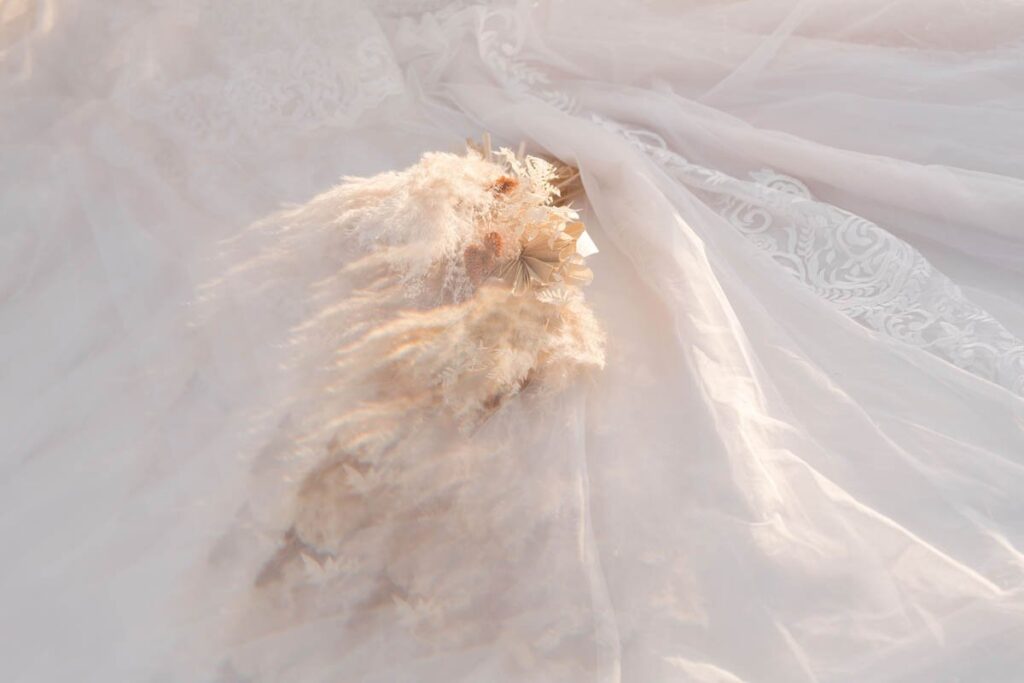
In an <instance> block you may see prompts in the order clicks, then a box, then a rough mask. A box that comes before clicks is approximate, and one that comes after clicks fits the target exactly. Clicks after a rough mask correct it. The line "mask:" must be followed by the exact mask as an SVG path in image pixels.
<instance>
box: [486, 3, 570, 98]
mask: <svg viewBox="0 0 1024 683" xmlns="http://www.w3.org/2000/svg"><path fill="white" fill-rule="evenodd" d="M518 21H519V20H518V19H517V17H516V15H514V14H513V13H512V12H510V11H508V10H505V11H491V12H487V13H485V14H484V15H483V18H482V19H481V21H480V28H479V32H478V35H479V50H480V58H481V59H482V60H483V61H484V64H486V65H487V66H488V68H490V70H491V73H493V74H494V76H495V78H497V79H498V81H499V82H500V83H501V84H502V86H504V87H505V89H507V90H508V91H509V92H512V93H516V94H521V95H529V96H531V97H537V98H540V99H541V100H543V101H545V102H547V103H548V104H550V105H551V106H552V107H555V108H556V109H559V110H561V111H564V112H566V113H567V114H574V113H576V112H577V111H578V109H579V103H578V102H577V101H576V99H575V98H574V97H572V96H571V95H569V94H568V93H565V92H563V91H561V90H558V89H557V88H555V87H554V86H553V85H552V83H551V79H550V77H548V75H547V74H546V73H545V72H544V71H542V70H540V69H538V68H536V67H534V66H533V65H531V64H529V63H528V62H526V61H525V60H524V59H522V58H521V57H520V53H521V52H522V40H521V39H519V38H517V36H521V35H523V33H524V31H522V30H521V29H520V27H519V25H518Z"/></svg>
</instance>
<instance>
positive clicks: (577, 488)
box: [0, 0, 1024, 683]
mask: <svg viewBox="0 0 1024 683" xmlns="http://www.w3.org/2000/svg"><path fill="white" fill-rule="evenodd" d="M0 55H2V61H0V65H2V66H0V215H2V216H3V219H4V226H5V231H4V240H3V247H2V248H0V263H2V265H3V268H2V269H0V297H2V298H0V301H2V302H3V304H2V307H0V330H2V334H0V350H2V356H0V357H2V358H3V359H4V363H3V365H2V368H3V370H2V378H3V381H2V383H0V387H2V388H0V401H2V408H3V414H4V416H5V419H4V420H3V421H2V422H0V436H2V441H0V442H2V443H3V444H4V448H3V449H2V453H3V458H2V461H0V466H2V480H0V482H2V483H0V486H2V488H0V494H2V496H0V500H2V501H3V502H2V503H0V534H2V535H0V539H2V541H3V547H4V562H3V563H2V566H0V590H2V593H0V598H2V601H3V610H0V635H2V638H0V661H2V662H3V663H4V665H3V668H4V670H5V677H6V679H9V680H13V681H72V680H73V681H76V682H81V681H103V682H104V683H106V682H109V681H121V680H125V681H129V680H130V681H188V682H189V683H192V682H202V681H210V682H211V683H212V682H217V683H240V682H242V681H302V682H303V683H314V682H316V681H324V682H326V681H381V682H383V681H388V682H392V681H446V682H447V681H463V680H464V681H588V682H589V681H602V682H604V681H624V682H627V683H633V682H641V683H647V682H650V681H658V682H660V681H687V682H690V681H693V682H699V683H736V682H737V681H743V682H747V683H755V682H756V683H761V682H769V681H770V682H777V683H792V682H796V681H815V682H819V683H825V682H828V683H862V682H864V681H871V682H872V683H875V682H893V683H895V682H900V683H910V682H915V683H935V682H937V681H950V682H951V681H979V682H980V681H984V682H986V683H999V682H1003V683H1015V682H1017V681H1020V680H1022V679H1024V650H1022V649H1021V648H1020V646H1019V645H1020V643H1021V642H1022V639H1024V554H1022V550H1024V399H1022V398H1021V394H1022V393H1024V346H1022V343H1021V338H1022V337H1024V232H1022V229H1021V216H1024V180H1022V178H1024V137H1022V136H1021V135H1020V134H1019V132H1020V131H1021V130H1024V95H1022V94H1021V90H1020V88H1019V87H1017V84H1020V83H1024V7H1022V6H1021V5H1019V4H1018V3H1013V2H1007V1H996V0H973V1H972V2H970V3H963V2H959V1H954V0H928V1H927V2H926V1H924V0H896V1H893V0H884V1H883V0H853V1H845V2H838V1H832V0H807V1H804V2H796V3H794V2H790V1H782V0H746V1H744V2H696V1H692V0H683V1H679V0H674V1H672V2H661V1H651V2H635V1H632V0H631V1H629V2H626V1H623V2H613V1H602V2H591V1H587V2H584V1H583V0H556V1H554V2H550V3H536V4H534V3H491V4H476V3H472V2H466V1H464V2H441V1H436V0H432V1H430V2H401V1H391V0H389V1H388V2H381V3H358V2H353V1H351V0H345V1H343V2H326V1H321V0H226V1H224V2H216V3H207V2H198V1H195V2H193V1H191V0H188V1H185V2H180V1H176V2H161V1H157V0H151V1H149V2H109V3H100V2H95V1H91V2H75V1H74V0H61V1H58V2H42V1H38V2H37V1H35V0H10V1H9V2H6V3H4V4H2V5H0ZM482 131H490V132H491V133H492V134H493V135H494V137H495V139H496V140H498V141H500V142H502V143H503V144H508V145H510V146H515V145H516V144H518V142H519V141H520V140H523V141H526V142H527V144H528V146H529V148H530V149H531V151H534V152H538V153H545V154H548V155H551V156H555V157H557V158H560V159H562V160H564V161H565V162H567V163H570V164H572V165H575V166H577V167H578V168H579V169H580V171H581V175H582V179H583V184H584V186H585V189H586V200H585V202H583V203H582V204H581V206H580V209H581V216H582V219H583V220H584V221H585V222H586V224H587V228H588V231H589V233H590V234H591V235H592V237H593V238H594V241H595V242H596V243H597V245H598V246H599V247H600V253H599V254H596V255H594V256H593V257H591V258H590V259H588V265H589V266H590V267H591V269H592V270H593V272H594V282H593V284H592V285H591V286H590V287H589V288H588V290H587V300H588V302H589V303H590V304H591V306H592V307H593V309H594V310H595V313H596V314H597V315H598V316H599V317H600V319H601V321H602V325H603V327H604V328H605V331H606V332H607V338H608V341H607V363H606V367H605V369H604V370H603V371H602V372H600V373H599V374H597V375H596V376H595V377H593V378H592V379H590V380H582V379H581V380H580V381H579V382H577V383H576V384H575V385H574V386H572V387H570V388H569V389H568V390H566V391H565V392H563V393H562V394H560V395H558V396H557V397H554V398H550V399H549V400H548V401H546V402H545V403H543V404H539V403H533V402H531V401H530V400H528V397H525V396H523V397H520V398H519V399H517V400H516V401H513V402H511V403H509V404H508V405H506V406H505V407H503V408H502V410H501V411H499V412H498V414H496V415H495V416H494V417H493V418H492V419H491V420H489V421H488V422H487V423H486V424H485V425H484V426H483V427H482V428H481V429H479V430H478V431H476V432H475V433H473V434H472V435H471V436H467V435H465V434H450V433H446V432H443V431H442V430H438V429H437V428H436V427H435V426H432V425H430V424H425V425H422V426H418V427H417V429H418V430H419V431H415V437H414V439H415V440H414V441H412V442H411V444H410V445H409V446H408V447H406V448H404V449H403V450H402V453H403V458H405V460H403V461H402V462H401V463H398V464H399V465H401V467H398V466H397V465H396V468H395V470H394V472H395V473H396V474H395V475H394V476H395V477H396V478H397V479H400V480H401V481H402V483H403V485H402V486H396V487H394V488H393V489H392V495H388V496H381V497H379V498H378V499H376V500H375V501H374V503H373V505H372V506H371V507H368V508H366V509H362V510H361V512H360V513H359V514H361V515H364V517H363V518H359V519H355V518H352V519H349V518H345V519H342V520H340V521H339V523H340V524H351V525H356V526H358V528H360V529H362V531H361V532H360V534H361V535H360V536H359V540H358V543H357V544H356V545H354V546H352V547H350V548H349V549H348V552H346V549H345V548H342V549H341V550H340V551H339V553H338V555H337V556H336V557H333V558H324V557H318V556H316V555H315V554H310V555H308V556H307V557H306V558H305V560H304V563H305V564H304V565H303V566H304V570H303V573H302V576H301V579H300V583H301V592H300V593H298V594H296V593H292V594H291V595H292V597H294V596H295V595H299V599H293V600H292V599H280V600H267V599H266V598H265V596H260V595H259V590H258V589H257V588H256V583H257V582H258V578H259V576H260V572H261V571H262V570H263V569H264V568H265V567H266V566H267V562H268V560H269V559H271V558H273V557H274V554H275V552H277V551H278V550H279V548H280V547H281V543H282V539H283V538H285V537H286V535H287V532H288V528H289V524H291V521H292V519H293V516H294V508H293V502H294V496H295V493H296V490H297V488H298V487H299V485H300V484H301V482H302V480H303V477H304V476H305V475H306V474H307V473H308V471H309V467H310V465H311V463H312V462H314V461H315V460H316V459H317V457H318V454H320V453H322V452H323V449H324V448H326V447H327V446H328V444H327V443H324V441H328V440H329V434H330V430H331V421H332V420H340V419H345V418H348V417H351V416H350V415H347V414H339V411H341V410H343V409H342V408H341V406H342V404H341V403H339V402H338V399H337V393H338V392H337V391H335V387H334V386H333V384H332V383H335V382H342V383H343V382H344V377H337V376H335V375H332V374H331V372H330V361H331V358H332V353H333V350H334V346H333V345H334V344H335V343H336V340H337V339H338V338H339V337H340V336H343V335H344V334H345V333H347V331H348V330H346V329H343V328H344V327H345V324H346V319H345V317H344V305H343V304H344V301H345V296H346V294H345V292H343V291H339V290H335V289H332V288H331V287H330V286H329V284H328V285H325V282H326V283H329V281H330V276H331V274H332V273H334V272H335V271H336V270H337V269H338V268H340V266H342V265H343V263H342V261H343V260H344V253H343V250H342V249H340V247H339V246H338V244H337V243H335V242H334V241H333V239H332V237H331V235H330V233H329V231H318V232H314V233H310V235H307V236H305V237H304V236H303V235H301V234H300V235H298V236H296V238H295V239H291V240H288V241H285V242H280V241H279V240H278V238H277V237H276V236H275V235H277V233H275V232H274V231H268V230H263V229H262V227H261V226H265V225H266V219H267V218H268V217H270V216H274V215H278V211H279V210H280V209H281V208H282V206H284V205H288V204H293V205H295V204H297V205H305V204H306V203H307V202H309V200H310V199H311V198H312V197H314V196H316V195H317V194H319V193H321V192H323V191H324V190H326V189H328V188H330V187H331V186H333V185H334V184H335V183H336V182H337V179H338V178H339V177H340V176H342V175H371V174H374V173H378V172H380V171H384V170H388V169H396V168H403V167H405V166H408V165H410V164H411V163H413V162H414V161H415V160H416V159H418V158H419V157H420V155H421V154H422V153H423V152H425V151H429V150H451V151H455V150H458V149H461V147H462V140H463V139H465V138H466V137H469V136H478V135H479V134H480V133H481V132H482ZM253 226H255V227H253ZM268 253H269V254H271V255H273V256H274V258H273V259H272V263H273V267H272V268H270V269H252V268H250V267H249V266H251V264H253V263H254V262H255V261H258V260H259V259H260V258H264V257H265V256H266V255H267V254H268ZM256 272H259V273H260V277H258V278H253V277H250V276H249V274H251V273H256ZM311 320H314V321H318V323H317V325H316V326H314V327H312V328H310V327H309V326H308V322H309V321H311ZM311 330H312V332H311ZM335 331H336V333H337V334H335ZM325 370H327V372H325ZM358 474H359V473H358V472H357V473H355V474H352V473H348V474H346V476H348V477H349V478H350V483H351V482H356V483H357V484H358V482H359V479H358V476H357V475H358ZM367 485H368V486H369V484H367ZM375 485H376V486H378V487H379V486H383V487H384V489H380V490H386V488H387V482H376V483H375ZM414 487H416V493H415V494H408V493H402V494H394V493H393V492H394V491H400V492H401V491H405V492H408V491H411V490H413V488H414ZM373 490H377V489H373Z"/></svg>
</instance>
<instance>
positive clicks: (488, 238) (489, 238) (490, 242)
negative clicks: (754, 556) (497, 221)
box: [484, 232, 505, 257]
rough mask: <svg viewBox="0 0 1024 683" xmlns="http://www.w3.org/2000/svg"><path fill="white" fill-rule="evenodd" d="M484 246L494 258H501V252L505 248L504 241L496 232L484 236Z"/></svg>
mask: <svg viewBox="0 0 1024 683" xmlns="http://www.w3.org/2000/svg"><path fill="white" fill-rule="evenodd" d="M484 246H486V247H487V250H488V251H490V252H491V253H492V254H494V256H495V257H499V256H501V252H502V250H503V249H504V248H505V240H504V239H502V237H501V234H500V233H497V232H489V233H487V234H486V235H485V236H484Z"/></svg>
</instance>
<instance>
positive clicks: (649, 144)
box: [595, 117, 1024, 395]
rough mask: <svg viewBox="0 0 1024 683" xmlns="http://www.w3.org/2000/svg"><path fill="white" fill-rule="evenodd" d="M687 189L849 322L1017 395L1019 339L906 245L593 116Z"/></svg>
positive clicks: (792, 184)
mask: <svg viewBox="0 0 1024 683" xmlns="http://www.w3.org/2000/svg"><path fill="white" fill-rule="evenodd" d="M595 118H597V120H598V121H599V122H600V123H602V124H603V125H605V126H606V127H609V128H611V129H613V130H615V131H616V132H618V133H619V134H621V135H623V136H624V137H625V138H626V139H627V140H629V141H630V142H631V143H632V144H633V145H634V146H635V147H637V148H638V149H641V150H642V151H643V152H645V153H646V154H647V155H649V156H651V157H652V158H653V159H655V160H656V161H657V162H658V163H659V164H660V165H661V166H662V167H664V168H665V169H666V170H668V171H669V172H670V173H671V174H672V175H673V177H675V178H677V179H678V180H680V181H682V182H683V183H685V184H687V185H689V186H690V187H691V188H693V189H694V190H695V191H696V192H697V194H698V195H699V196H701V197H702V198H703V199H704V200H705V201H706V202H707V203H708V205H709V206H711V207H712V208H713V209H715V210H716V211H717V212H718V213H719V214H720V215H722V216H723V217H724V218H725V219H726V220H727V221H728V222H729V224H730V225H732V226H733V227H734V228H736V229H737V230H738V231H739V232H740V233H741V234H742V235H743V236H744V237H746V238H747V239H748V240H749V241H750V242H751V243H752V244H754V245H755V246H757V247H758V248H759V249H761V250H762V251H763V252H764V253H765V254H766V255H767V256H768V257H769V258H771V259H772V261H774V262H775V263H776V264H778V265H779V266H780V267H782V268H783V269H784V270H786V271H787V272H788V273H789V274H790V275H791V276H792V277H793V278H795V279H796V280H798V281H800V282H801V283H803V284H804V285H806V286H807V287H808V288H809V289H811V290H812V291H813V292H814V293H815V294H817V295H818V296H820V297H822V298H823V299H825V300H826V301H828V302H830V303H831V304H833V305H834V306H835V307H836V308H837V309H839V310H840V311H842V312H843V313H844V314H845V315H846V316H848V317H849V318H851V319H852V320H854V321H856V322H858V323H860V324H861V325H863V326H864V327H867V328H869V329H872V330H874V331H876V332H879V333H881V334H885V335H886V336H888V337H891V338H893V339H896V340H899V341H901V342H903V343H906V344H909V345H911V346H916V347H918V348H921V349H924V350H925V351H928V352H929V353H931V354H933V355H935V356H938V357H939V358H942V359H943V360H946V361H948V362H950V363H952V364H953V365H955V366H957V367H959V368H962V369H963V370H966V371H967V372H970V373H972V374H975V375H977V376H979V377H982V378H984V379H987V380H990V381H992V382H994V383H996V384H999V385H1001V386H1003V387H1006V388H1007V389H1009V390H1011V391H1013V392H1015V393H1017V394H1021V395H1024V343H1022V342H1021V340H1020V339H1018V338H1017V337H1015V336H1014V335H1013V334H1012V333H1010V332H1009V331H1008V330H1007V329H1006V328H1005V327H1003V326H1002V325H1001V324H1000V323H999V321H997V320H996V319H995V318H993V317H992V316H991V315H990V314H989V313H987V312H986V311H985V310H984V309H982V308H980V307H979V306H977V305H975V304H974V303H972V302H970V301H969V300H968V299H967V298H966V297H965V296H964V295H963V293H962V292H961V291H960V288H959V287H957V286H956V284H954V283H953V282H952V281H951V280H950V279H949V278H948V277H946V276H945V275H943V274H942V273H941V272H939V271H938V270H936V269H935V268H934V267H933V266H932V265H931V264H930V263H929V262H928V261H927V259H925V258H924V256H923V255H921V253H920V252H918V251H917V250H916V249H914V248H913V247H911V246H910V245H909V244H907V243H906V242H904V241H902V240H900V239H899V238H897V237H895V236H894V235H892V234H891V233H889V232H887V231H886V230H884V229H883V228H881V227H879V226H878V225H876V224H875V223H872V222H871V221H869V220H867V219H865V218H863V217H861V216H858V215H856V214H853V213H851V212H849V211H845V210H843V209H840V208H838V207H836V206H833V205H831V204H827V203H824V202H820V201H818V200H816V199H815V198H814V197H813V196H812V194H811V193H810V191H809V190H808V189H807V186H806V185H804V184H803V183H802V182H800V181H799V180H797V179H796V178H793V177H790V176H787V175H784V174H782V173H778V172H776V171H774V170H771V169H763V170H761V171H757V172H754V173H751V174H750V178H751V180H749V181H748V180H740V179H737V178H734V177H732V176H730V175H727V174H725V173H721V172H719V171H713V170H710V169H707V168H704V167H702V166H699V165H697V164H693V163H691V162H689V161H687V160H686V159H685V158H683V157H682V156H680V155H678V154H676V153H675V152H672V151H671V150H669V149H668V146H667V144H666V143H665V141H664V140H663V139H662V138H661V137H660V136H658V135H656V134H654V133H651V132H649V131H638V130H630V129H626V128H624V127H622V126H620V125H619V124H616V123H613V122H610V121H608V120H606V119H601V118H598V117H595Z"/></svg>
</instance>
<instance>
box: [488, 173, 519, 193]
mask: <svg viewBox="0 0 1024 683" xmlns="http://www.w3.org/2000/svg"><path fill="white" fill-rule="evenodd" d="M518 184H519V181H518V180H516V179H515V178H512V177H510V176H507V175H503V176H501V177H500V178H498V179H497V180H495V181H494V184H493V185H491V192H493V193H494V194H508V193H509V192H511V191H512V190H514V189H515V188H516V186H517V185H518Z"/></svg>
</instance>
